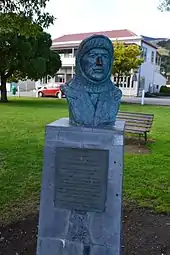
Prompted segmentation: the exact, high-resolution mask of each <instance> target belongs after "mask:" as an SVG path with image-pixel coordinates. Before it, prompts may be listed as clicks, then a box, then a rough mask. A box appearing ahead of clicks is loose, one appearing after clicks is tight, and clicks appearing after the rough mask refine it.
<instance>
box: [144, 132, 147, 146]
mask: <svg viewBox="0 0 170 255" xmlns="http://www.w3.org/2000/svg"><path fill="white" fill-rule="evenodd" d="M144 135H145V143H146V142H147V132H145V133H144Z"/></svg>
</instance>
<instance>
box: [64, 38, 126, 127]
mask: <svg viewBox="0 0 170 255" xmlns="http://www.w3.org/2000/svg"><path fill="white" fill-rule="evenodd" d="M113 55H114V54H113V44H112V42H111V41H110V39H109V38H107V37H106V36H103V35H94V36H91V37H89V38H87V39H85V40H84V41H82V43H81V44H80V46H79V49H78V51H77V56H76V72H75V76H74V78H73V79H72V80H71V81H70V82H69V84H68V85H67V86H65V94H66V98H67V102H68V105H69V115H70V116H69V117H70V124H72V125H76V126H86V127H103V126H108V125H114V123H115V120H116V115H117V112H118V110H119V105H120V100H121V96H122V93H121V90H120V89H119V88H117V87H116V86H115V85H114V84H113V83H112V81H111V79H110V78H111V72H112V65H113Z"/></svg>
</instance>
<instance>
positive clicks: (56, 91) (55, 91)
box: [38, 84, 65, 98]
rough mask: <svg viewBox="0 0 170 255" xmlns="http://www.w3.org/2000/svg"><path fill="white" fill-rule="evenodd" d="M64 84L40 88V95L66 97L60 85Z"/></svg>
mask: <svg viewBox="0 0 170 255" xmlns="http://www.w3.org/2000/svg"><path fill="white" fill-rule="evenodd" d="M61 85H63V84H54V85H50V86H48V87H47V86H44V87H42V88H40V89H39V90H38V96H39V97H57V98H59V97H62V98H63V97H65V95H64V92H63V90H61V88H60V86H61Z"/></svg>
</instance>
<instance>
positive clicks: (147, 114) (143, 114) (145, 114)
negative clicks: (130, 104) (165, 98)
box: [118, 111, 154, 118]
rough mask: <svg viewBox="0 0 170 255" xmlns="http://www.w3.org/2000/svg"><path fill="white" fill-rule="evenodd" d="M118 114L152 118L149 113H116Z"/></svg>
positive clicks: (152, 115)
mask: <svg viewBox="0 0 170 255" xmlns="http://www.w3.org/2000/svg"><path fill="white" fill-rule="evenodd" d="M119 114H125V115H139V116H148V117H152V118H153V117H154V114H150V113H138V112H122V111H120V112H118V115H119Z"/></svg>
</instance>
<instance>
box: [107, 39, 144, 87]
mask: <svg viewBox="0 0 170 255" xmlns="http://www.w3.org/2000/svg"><path fill="white" fill-rule="evenodd" d="M141 54H142V51H141V49H140V47H139V46H138V45H134V44H129V45H127V44H125V43H124V42H118V41H116V42H115V43H114V62H113V69H112V73H113V75H115V76H117V84H119V78H120V76H123V75H128V74H129V73H130V71H131V70H132V69H137V68H139V67H140V65H141V64H142V63H143V61H144V59H143V58H141Z"/></svg>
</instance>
